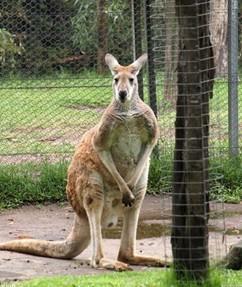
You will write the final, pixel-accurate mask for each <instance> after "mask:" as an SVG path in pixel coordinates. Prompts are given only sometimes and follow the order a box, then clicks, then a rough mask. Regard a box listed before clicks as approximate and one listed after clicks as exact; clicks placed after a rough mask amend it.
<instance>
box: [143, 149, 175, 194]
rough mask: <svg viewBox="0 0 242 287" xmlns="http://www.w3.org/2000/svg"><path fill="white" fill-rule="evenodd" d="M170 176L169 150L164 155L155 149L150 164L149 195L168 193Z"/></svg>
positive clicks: (170, 160) (170, 156)
mask: <svg viewBox="0 0 242 287" xmlns="http://www.w3.org/2000/svg"><path fill="white" fill-rule="evenodd" d="M171 176H172V155H171V150H170V151H167V152H166V153H161V152H160V151H159V150H158V149H155V150H154V152H153V154H152V156H151V162H150V170H149V184H148V190H149V193H160V192H170V182H171Z"/></svg>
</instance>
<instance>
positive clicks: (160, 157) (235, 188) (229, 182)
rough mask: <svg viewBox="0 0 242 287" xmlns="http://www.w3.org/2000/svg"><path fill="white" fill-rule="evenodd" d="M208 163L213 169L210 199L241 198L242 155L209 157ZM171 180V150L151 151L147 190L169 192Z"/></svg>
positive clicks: (234, 199) (229, 199)
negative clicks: (236, 156)
mask: <svg viewBox="0 0 242 287" xmlns="http://www.w3.org/2000/svg"><path fill="white" fill-rule="evenodd" d="M210 165H211V170H212V171H213V174H212V175H211V178H210V179H211V180H210V199H212V200H221V201H224V202H227V203H238V202H240V201H241V200H242V157H238V158H228V157H221V158H219V160H217V159H211V161H210ZM171 180H172V154H171V151H170V152H166V153H164V152H160V153H158V154H156V153H153V155H152V157H151V164H150V172H149V185H148V190H149V192H150V193H161V192H162V193H163V192H165V193H166V192H170V191H171Z"/></svg>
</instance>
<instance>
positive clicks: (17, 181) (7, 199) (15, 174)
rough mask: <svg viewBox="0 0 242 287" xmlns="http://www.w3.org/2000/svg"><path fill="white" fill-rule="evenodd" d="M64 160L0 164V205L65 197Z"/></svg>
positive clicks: (58, 199)
mask: <svg viewBox="0 0 242 287" xmlns="http://www.w3.org/2000/svg"><path fill="white" fill-rule="evenodd" d="M67 166H68V164H67V162H65V161H62V162H58V163H47V162H42V163H26V164H19V165H0V209H1V208H10V207H11V208H12V207H17V206H20V205H23V204H29V203H35V204H37V203H43V202H60V201H65V200H66V193H65V186H66V174H67Z"/></svg>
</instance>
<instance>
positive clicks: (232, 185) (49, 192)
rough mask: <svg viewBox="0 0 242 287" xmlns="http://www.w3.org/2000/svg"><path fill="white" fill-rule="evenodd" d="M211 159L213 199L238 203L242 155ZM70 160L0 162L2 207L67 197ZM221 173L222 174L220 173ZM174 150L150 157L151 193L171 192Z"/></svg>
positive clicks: (239, 198) (240, 186) (240, 191)
mask: <svg viewBox="0 0 242 287" xmlns="http://www.w3.org/2000/svg"><path fill="white" fill-rule="evenodd" d="M217 161H218V159H217V160H213V161H212V162H211V165H212V169H213V170H214V171H215V175H213V177H212V181H211V193H210V194H211V197H210V199H214V200H222V201H225V202H233V203H238V202H239V201H241V200H242V158H238V159H233V160H232V159H231V160H228V159H227V158H222V159H220V160H219V163H218V162H217ZM68 164H69V162H68V161H65V160H62V161H58V162H56V163H55V162H52V163H51V162H49V161H47V160H46V161H43V162H36V163H34V162H29V163H21V164H15V165H12V164H10V165H7V164H2V165H0V209H1V208H13V207H17V206H21V205H24V204H37V203H44V202H60V201H65V200H66V193H65V186H66V177H67V167H68ZM218 175H223V176H222V177H221V176H218ZM171 179H172V153H171V152H170V153H168V152H167V154H160V155H159V156H157V155H155V156H153V157H152V159H151V165H150V173H149V184H148V193H151V194H161V193H166V192H170V191H171Z"/></svg>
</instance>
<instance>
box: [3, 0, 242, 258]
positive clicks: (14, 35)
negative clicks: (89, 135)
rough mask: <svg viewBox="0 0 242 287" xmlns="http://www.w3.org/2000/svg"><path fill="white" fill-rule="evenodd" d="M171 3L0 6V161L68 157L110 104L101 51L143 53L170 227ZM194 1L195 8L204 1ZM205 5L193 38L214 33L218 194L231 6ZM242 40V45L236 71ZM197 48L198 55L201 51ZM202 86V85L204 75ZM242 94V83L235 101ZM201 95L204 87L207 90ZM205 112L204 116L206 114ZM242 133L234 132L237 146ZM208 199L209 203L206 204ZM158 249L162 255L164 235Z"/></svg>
mask: <svg viewBox="0 0 242 287" xmlns="http://www.w3.org/2000/svg"><path fill="white" fill-rule="evenodd" d="M178 2H179V1H175V0H152V1H151V0H146V1H121V0H117V1H102V0H98V1H93V0H91V1H90V0H81V1H74V0H69V1H65V0H59V1H55V0H50V1H44V0H41V1H34V0H18V1H16V0H8V1H6V0H2V1H0V11H1V12H0V80H1V83H0V110H1V114H0V121H1V126H0V164H1V165H2V166H3V165H6V164H22V163H26V162H35V163H38V162H41V161H42V160H48V161H51V162H55V161H59V160H62V159H63V158H68V159H69V157H70V156H71V154H72V152H73V150H74V148H75V146H76V145H77V144H78V142H79V141H80V138H81V136H82V135H83V133H84V132H85V131H86V130H88V129H89V128H90V127H92V126H94V125H95V124H96V123H97V122H98V120H99V119H100V117H101V115H102V113H103V111H104V109H105V107H106V106H107V105H108V103H109V102H110V100H111V97H112V91H111V75H110V74H109V71H108V70H107V68H106V66H105V64H104V55H105V53H106V52H109V53H112V54H113V55H114V56H116V57H117V58H118V59H119V61H120V63H121V64H129V63H131V62H132V61H133V59H134V57H135V56H139V55H140V54H141V53H142V52H145V51H148V55H149V59H148V69H147V71H146V72H144V73H143V77H142V75H141V76H140V79H139V84H140V95H141V96H142V95H143V98H144V100H145V101H146V102H148V103H149V104H150V106H151V107H152V108H153V110H154V111H155V113H156V114H157V117H158V121H159V124H160V131H161V133H160V141H159V151H160V153H159V155H156V157H158V160H159V161H160V164H161V166H162V173H161V176H160V181H159V184H160V189H161V192H162V194H163V197H164V200H162V206H163V217H164V218H165V219H166V220H167V221H166V224H167V226H169V227H170V230H171V228H172V221H171V219H172V214H171V213H172V207H171V206H172V202H171V195H170V191H171V190H172V181H173V174H172V166H173V156H174V148H175V135H176V130H175V126H174V122H175V120H176V105H177V97H178V92H179V91H178V90H179V85H177V81H178V76H179V74H178V69H177V66H178V61H179V53H180V51H179V37H180V34H179V20H180V21H181V19H178V18H177V9H178ZM195 2H196V4H197V5H198V6H199V5H203V4H204V3H205V2H206V3H205V4H206V5H207V4H208V2H209V1H195ZM199 3H200V4H199ZM188 6H189V5H188ZM210 8H211V10H210V12H209V13H205V17H208V18H209V27H207V31H209V33H208V34H206V35H199V41H201V42H202V41H204V39H205V40H206V38H207V37H209V36H211V37H210V39H211V43H212V46H213V52H214V62H215V67H216V71H215V72H216V76H215V82H214V87H213V96H212V98H210V99H209V103H210V113H209V116H210V124H209V129H210V132H209V155H210V161H211V160H212V161H213V162H214V165H213V166H212V167H211V168H210V167H209V168H208V169H209V172H210V175H209V176H210V177H209V179H208V181H209V182H210V183H211V186H212V188H214V189H216V188H219V187H218V186H217V185H216V184H214V183H216V182H217V181H218V179H219V177H220V176H221V174H219V173H218V172H217V169H219V165H220V162H221V159H222V158H223V157H226V156H227V154H228V144H229V125H228V65H229V63H228V43H227V37H228V18H227V9H228V2H227V1H226V0H224V1H216V0H211V1H210ZM240 9H241V8H240ZM240 11H241V10H240ZM241 14H242V13H241ZM241 14H240V18H239V30H240V39H241V37H242V36H241V35H242V33H241V31H242V22H241V21H242V20H241V19H242V18H241ZM203 16H204V15H203V14H202V13H200V14H199V17H203ZM190 20H192V19H190ZM187 21H188V22H189V19H188V20H187ZM200 28H201V25H200V26H199V25H198V29H200ZM241 43H242V40H240V44H239V54H240V62H239V63H240V68H241V63H242V58H241V53H242V44H241ZM206 48H207V47H206V46H205V49H206ZM191 52H193V51H191ZM196 52H199V53H202V52H203V51H202V48H200V50H197V51H196ZM208 57H209V56H208ZM203 60H204V61H206V60H208V59H207V58H206V57H204V58H203ZM200 64H201V63H200ZM200 68H201V67H200ZM202 68H204V66H203V67H202ZM204 69H205V70H204V71H202V70H200V71H199V72H207V73H209V72H211V71H210V68H209V67H208V66H206V67H205V68H204ZM239 71H240V70H239ZM199 82H200V83H201V84H204V85H206V83H205V81H203V79H201V78H199ZM142 86H143V87H142ZM241 90H242V83H241V80H240V79H239V85H238V94H239V98H238V101H239V103H241V102H242V93H241ZM207 92H211V91H210V90H209V91H205V92H204V93H207ZM206 104H208V103H207V102H206V101H205V105H206ZM201 105H202V104H201ZM201 105H200V108H201ZM202 115H203V116H208V114H207V113H206V112H204V113H203V114H202ZM238 118H239V121H238V126H239V127H242V105H241V104H239V112H238ZM241 131H242V129H241V128H239V144H240V148H241V143H242V133H241ZM203 140H204V138H203ZM205 157H206V156H205ZM206 172H207V170H206ZM151 176H152V175H151ZM209 201H210V200H208V199H207V198H206V199H205V204H207V203H208V202H209ZM222 210H223V205H222V204H221V203H218V202H214V201H213V202H212V203H211V210H210V211H207V210H204V214H203V215H204V216H205V217H207V216H208V215H210V218H211V220H212V219H213V218H214V217H216V216H218V215H221V214H222ZM210 223H211V228H210V230H212V226H213V223H212V222H210V221H209V224H210ZM209 239H210V241H209V244H210V245H213V246H216V249H213V253H212V254H211V257H212V258H214V259H215V258H218V257H219V256H220V257H222V255H223V252H224V251H222V249H223V247H224V237H223V233H216V232H210V233H209ZM164 244H165V253H166V254H165V256H166V257H167V258H169V257H170V256H171V248H170V247H169V248H168V245H169V243H168V241H167V237H166V240H165V242H164ZM211 250H212V249H211ZM215 253H216V254H215ZM189 259H190V258H189Z"/></svg>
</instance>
